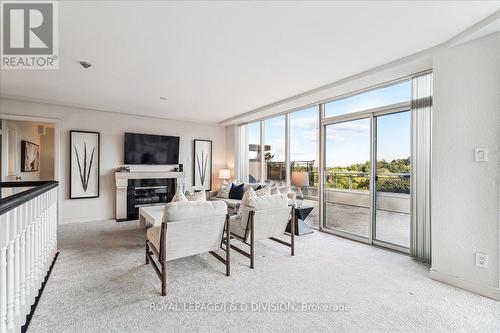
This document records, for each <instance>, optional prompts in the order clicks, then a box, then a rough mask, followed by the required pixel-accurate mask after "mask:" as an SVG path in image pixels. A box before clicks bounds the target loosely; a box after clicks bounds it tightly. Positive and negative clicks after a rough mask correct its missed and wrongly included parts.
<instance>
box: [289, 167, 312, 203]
mask: <svg viewBox="0 0 500 333" xmlns="http://www.w3.org/2000/svg"><path fill="white" fill-rule="evenodd" d="M292 185H294V186H296V187H297V199H300V200H303V199H304V195H303V194H302V186H309V172H307V171H293V172H292Z"/></svg>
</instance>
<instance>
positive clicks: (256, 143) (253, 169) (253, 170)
mask: <svg viewBox="0 0 500 333" xmlns="http://www.w3.org/2000/svg"><path fill="white" fill-rule="evenodd" d="M247 135H248V181H249V182H250V183H258V182H260V159H261V149H260V121H258V122H256V123H251V124H248V125H247Z"/></svg>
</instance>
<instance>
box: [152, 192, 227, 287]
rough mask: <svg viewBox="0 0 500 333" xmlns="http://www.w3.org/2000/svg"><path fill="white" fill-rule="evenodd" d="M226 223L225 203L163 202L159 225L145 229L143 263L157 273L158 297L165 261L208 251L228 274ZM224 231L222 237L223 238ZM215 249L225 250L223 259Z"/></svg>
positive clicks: (164, 274)
mask: <svg viewBox="0 0 500 333" xmlns="http://www.w3.org/2000/svg"><path fill="white" fill-rule="evenodd" d="M229 225H230V221H229V217H228V216H227V205H226V203H225V202H222V201H191V202H170V203H167V204H166V205H165V209H164V213H163V221H162V223H161V225H156V226H153V227H151V228H149V229H148V230H147V232H146V233H147V240H146V264H149V263H151V264H152V266H153V268H154V269H155V271H156V273H157V274H158V277H159V278H160V280H161V294H162V296H165V295H166V282H167V275H166V262H167V261H169V260H174V259H178V258H183V257H188V256H192V255H196V254H199V253H205V252H210V253H211V254H212V255H214V256H215V257H216V258H217V259H218V260H220V261H221V262H222V263H223V264H224V265H225V266H226V275H227V276H229V275H230V261H229V259H230V258H229V252H230V251H229V250H228V249H229V248H230V237H229V233H230V227H229ZM224 231H225V235H226V237H223V234H224ZM223 238H224V242H223ZM223 243H224V244H225V249H224V248H222V244H223ZM219 249H222V250H224V251H225V252H226V256H225V258H222V257H221V256H219V255H218V254H217V253H215V251H217V250H219ZM155 259H156V261H157V262H158V264H157V263H156V262H155Z"/></svg>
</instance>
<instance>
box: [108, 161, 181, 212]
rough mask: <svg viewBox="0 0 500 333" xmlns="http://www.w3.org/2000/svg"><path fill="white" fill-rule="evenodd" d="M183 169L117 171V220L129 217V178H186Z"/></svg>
mask: <svg viewBox="0 0 500 333" xmlns="http://www.w3.org/2000/svg"><path fill="white" fill-rule="evenodd" d="M184 177H185V175H184V172H182V171H133V172H115V183H116V213H115V214H116V220H117V221H123V220H126V219H127V188H128V180H129V179H165V178H176V179H179V178H184Z"/></svg>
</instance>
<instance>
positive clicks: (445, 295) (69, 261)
mask: <svg viewBox="0 0 500 333" xmlns="http://www.w3.org/2000/svg"><path fill="white" fill-rule="evenodd" d="M144 237H145V236H144V232H143V231H141V230H138V229H137V228H136V225H135V224H134V223H120V224H117V223H115V222H111V221H99V222H89V223H80V224H68V225H61V226H60V229H59V248H60V252H61V253H60V255H59V258H58V260H57V263H56V264H55V266H54V270H53V271H52V275H51V277H50V280H49V282H48V284H47V286H46V288H45V291H44V293H43V296H42V298H41V299H40V302H39V304H38V308H37V310H36V312H35V314H34V317H33V319H32V322H31V325H30V328H29V332H73V333H75V332H182V331H186V332H193V331H197V332H215V331H240V332H271V331H294V332H298V331H313V332H316V331H325V332H326V331H337V332H339V331H340V332H382V331H391V332H403V331H404V332H417V331H418V332H445V331H480V332H499V331H500V303H498V302H496V301H493V300H491V299H488V298H484V297H481V296H478V295H475V294H472V293H469V292H467V291H463V290H460V289H457V288H454V287H451V286H448V285H445V284H441V283H438V282H435V281H432V280H430V279H429V278H428V267H427V266H426V265H423V264H421V263H418V262H415V261H413V260H412V259H410V258H409V257H407V256H405V255H401V254H398V253H394V252H390V251H387V250H383V249H378V248H375V247H371V246H368V245H365V244H360V243H356V242H353V241H349V240H345V239H342V238H338V237H335V236H331V235H327V234H323V233H320V232H317V231H315V232H314V233H313V234H310V235H306V236H302V237H298V239H297V254H296V256H295V257H291V256H289V252H288V248H286V247H284V246H282V245H280V244H277V243H274V242H272V241H263V242H259V243H258V245H257V251H256V253H257V260H256V268H255V269H254V270H251V269H249V268H248V266H247V260H246V259H245V258H243V257H242V256H240V255H238V254H237V253H234V252H233V257H232V264H233V267H232V276H231V277H226V276H225V275H224V267H223V266H222V265H221V264H220V263H219V262H218V261H217V260H216V259H215V258H214V257H212V256H210V255H208V254H206V255H205V254H204V255H199V256H194V257H190V258H186V259H180V260H176V261H174V262H171V263H170V265H169V267H168V274H169V282H168V295H167V296H166V297H161V296H160V295H159V290H160V289H159V288H160V284H159V279H158V278H157V277H156V275H155V273H154V271H153V269H152V268H151V267H150V266H145V265H144V239H145V238H144ZM203 302H208V303H209V304H205V303H203ZM318 302H319V303H323V305H324V306H325V307H324V308H322V310H321V311H318V310H317V309H316V308H314V309H312V310H309V311H302V310H301V309H302V308H299V307H301V306H303V304H310V305H314V304H315V303H318ZM214 303H215V305H213V306H214V307H216V306H220V307H222V306H225V308H224V309H225V311H219V310H220V309H219V308H211V304H214ZM221 303H223V305H220V304H221ZM241 304H243V305H241ZM270 305H272V306H276V307H278V305H279V307H280V308H278V309H277V310H276V309H275V310H274V311H267V310H265V309H264V307H265V306H270ZM339 305H347V306H349V307H350V311H336V310H338V309H337V308H336V307H337V306H339ZM203 306H206V308H203ZM244 306H248V307H249V308H248V309H247V310H244V309H242V307H244ZM252 306H253V307H257V306H260V311H256V310H255V308H254V310H252ZM231 307H238V308H237V309H232V310H231Z"/></svg>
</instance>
